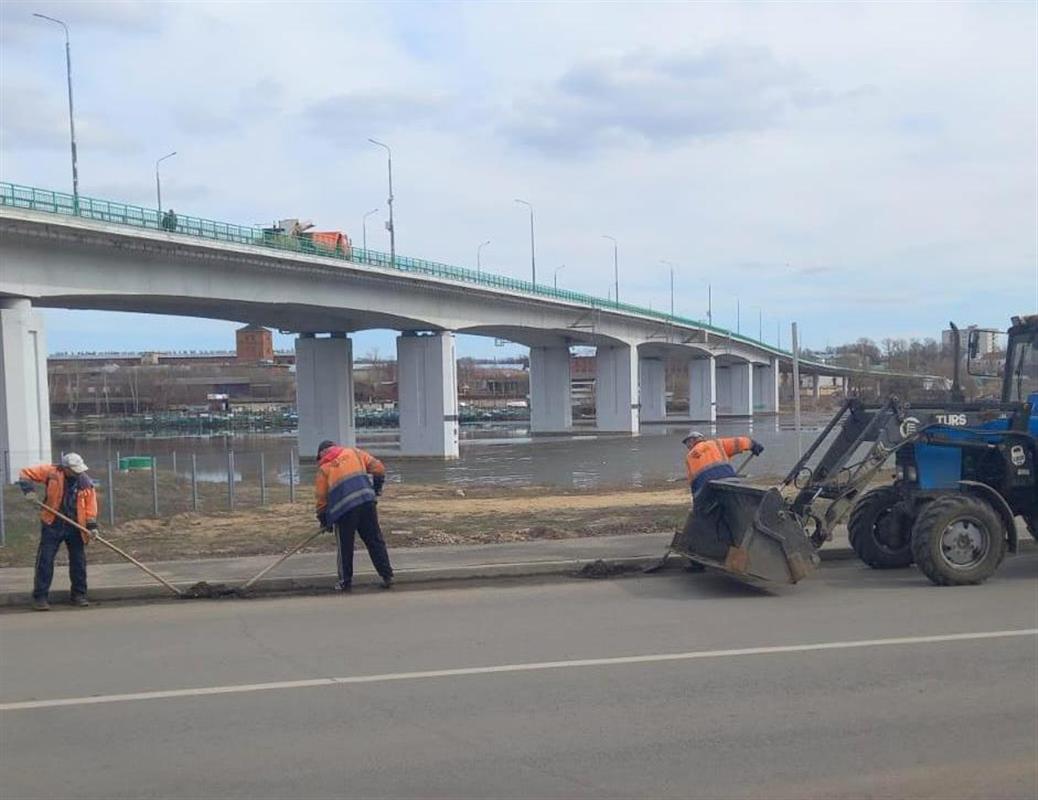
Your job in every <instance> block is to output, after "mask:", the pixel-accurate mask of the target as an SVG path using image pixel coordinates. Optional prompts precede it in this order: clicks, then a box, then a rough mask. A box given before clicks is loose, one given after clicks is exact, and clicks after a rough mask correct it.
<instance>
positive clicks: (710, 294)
mask: <svg viewBox="0 0 1038 800" xmlns="http://www.w3.org/2000/svg"><path fill="white" fill-rule="evenodd" d="M706 324H707V325H709V326H710V327H713V325H714V287H713V285H711V284H709V283H708V284H707V285H706Z"/></svg>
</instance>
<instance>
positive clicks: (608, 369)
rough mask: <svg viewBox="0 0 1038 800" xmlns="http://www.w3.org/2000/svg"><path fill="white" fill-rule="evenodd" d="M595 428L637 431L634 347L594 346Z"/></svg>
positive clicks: (635, 357)
mask: <svg viewBox="0 0 1038 800" xmlns="http://www.w3.org/2000/svg"><path fill="white" fill-rule="evenodd" d="M595 427H597V428H598V430H600V431H616V432H619V433H637V432H638V350H637V348H634V347H628V346H627V345H619V346H616V347H606V346H601V347H598V348H596V351H595Z"/></svg>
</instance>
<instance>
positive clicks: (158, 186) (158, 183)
mask: <svg viewBox="0 0 1038 800" xmlns="http://www.w3.org/2000/svg"><path fill="white" fill-rule="evenodd" d="M176 154H177V151H176V150H174V151H173V152H172V153H166V155H164V156H163V157H162V158H160V159H158V160H157V161H156V162H155V203H156V204H157V207H158V209H159V218H160V219H161V217H162V180H161V179H160V178H159V164H161V163H162V162H163V161H165V160H166V159H167V158H173V156H175V155H176Z"/></svg>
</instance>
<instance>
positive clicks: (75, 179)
mask: <svg viewBox="0 0 1038 800" xmlns="http://www.w3.org/2000/svg"><path fill="white" fill-rule="evenodd" d="M33 16H34V17H39V18H40V19H45V20H47V21H48V22H54V23H57V24H58V25H60V26H61V27H62V28H64V29H65V74H66V75H67V76H68V129H69V134H70V136H71V139H72V208H73V210H74V212H75V213H76V214H78V213H79V165H78V164H77V162H76V121H75V116H74V115H73V113H72V45H71V44H70V42H69V35H68V25H66V24H65V23H64V22H62V21H61V20H60V19H54V17H48V16H47V15H46V14H33Z"/></svg>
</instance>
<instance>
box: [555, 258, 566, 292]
mask: <svg viewBox="0 0 1038 800" xmlns="http://www.w3.org/2000/svg"><path fill="white" fill-rule="evenodd" d="M563 269H566V265H565V264H562V265H561V266H558V267H556V268H555V291H556V292H557V291H558V290H559V270H563Z"/></svg>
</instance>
